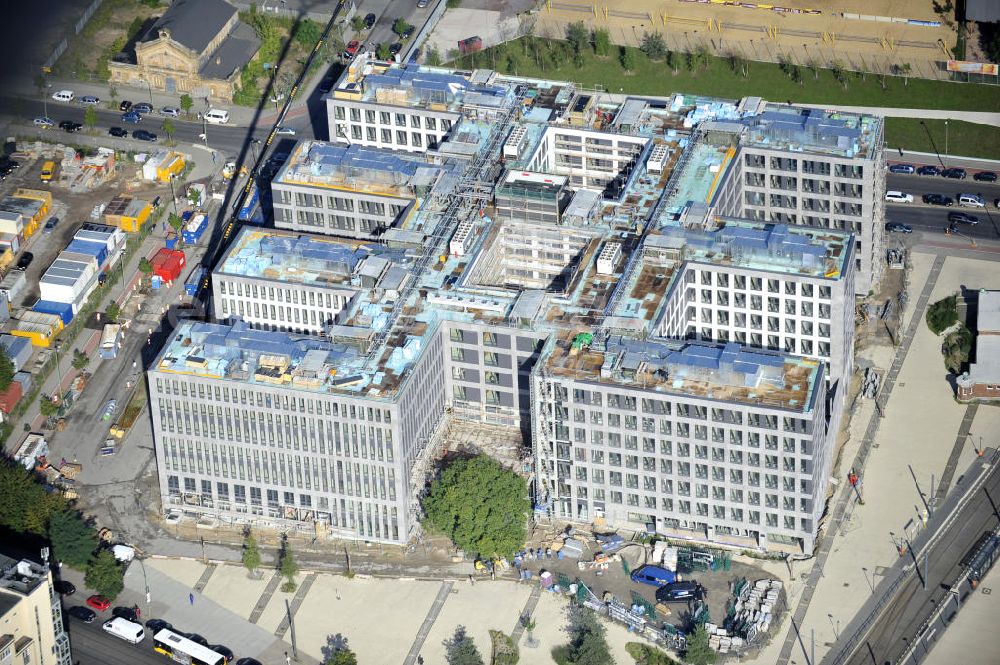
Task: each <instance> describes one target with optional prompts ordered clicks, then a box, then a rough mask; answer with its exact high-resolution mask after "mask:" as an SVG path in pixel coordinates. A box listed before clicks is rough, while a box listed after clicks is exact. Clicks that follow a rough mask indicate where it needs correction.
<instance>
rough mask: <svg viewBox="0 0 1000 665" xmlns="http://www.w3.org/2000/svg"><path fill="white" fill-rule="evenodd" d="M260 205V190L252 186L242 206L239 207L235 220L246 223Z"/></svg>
mask: <svg viewBox="0 0 1000 665" xmlns="http://www.w3.org/2000/svg"><path fill="white" fill-rule="evenodd" d="M259 203H260V190H258V189H257V185H253V187H251V188H250V193H249V194H247V196H246V199H245V200H244V201H243V205H242V206H241V207H240V211H239V213H237V215H236V217H237V219H239V220H241V221H244V222H247V221H250V218H251V217H253V212H254V210H255V209H256V208H257V206H258V204H259Z"/></svg>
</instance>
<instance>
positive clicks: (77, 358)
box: [73, 301, 114, 371]
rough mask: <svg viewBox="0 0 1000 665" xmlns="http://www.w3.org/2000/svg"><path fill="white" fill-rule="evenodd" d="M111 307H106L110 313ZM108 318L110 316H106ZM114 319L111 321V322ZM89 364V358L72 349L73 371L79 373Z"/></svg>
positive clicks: (81, 352) (78, 350)
mask: <svg viewBox="0 0 1000 665" xmlns="http://www.w3.org/2000/svg"><path fill="white" fill-rule="evenodd" d="M112 303H114V301H112ZM110 309H111V305H108V310H109V311H110ZM108 316H109V317H110V316H111V315H110V314H108ZM113 320H114V319H112V321H113ZM89 364H90V356H88V355H87V354H86V353H84V352H83V351H81V350H80V349H73V369H75V370H77V371H80V370H83V369H86V367H87V365H89Z"/></svg>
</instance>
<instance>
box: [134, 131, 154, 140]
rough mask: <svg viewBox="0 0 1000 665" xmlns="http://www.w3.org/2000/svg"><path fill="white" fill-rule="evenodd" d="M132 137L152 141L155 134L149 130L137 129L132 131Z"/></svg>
mask: <svg viewBox="0 0 1000 665" xmlns="http://www.w3.org/2000/svg"><path fill="white" fill-rule="evenodd" d="M132 138H134V139H136V140H138V141H149V142H151V143H152V142H154V141H156V134H154V133H153V132H150V131H146V130H145V129H137V130H135V131H134V132H132Z"/></svg>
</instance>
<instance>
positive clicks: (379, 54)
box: [375, 43, 392, 61]
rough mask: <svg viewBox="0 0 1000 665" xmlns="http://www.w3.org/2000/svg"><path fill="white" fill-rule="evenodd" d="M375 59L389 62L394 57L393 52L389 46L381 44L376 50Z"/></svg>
mask: <svg viewBox="0 0 1000 665" xmlns="http://www.w3.org/2000/svg"><path fill="white" fill-rule="evenodd" d="M375 57H376V58H378V59H379V60H385V61H388V60H389V58H391V57H392V51H390V50H389V45H388V44H386V43H382V44H379V45H378V48H377V49H375Z"/></svg>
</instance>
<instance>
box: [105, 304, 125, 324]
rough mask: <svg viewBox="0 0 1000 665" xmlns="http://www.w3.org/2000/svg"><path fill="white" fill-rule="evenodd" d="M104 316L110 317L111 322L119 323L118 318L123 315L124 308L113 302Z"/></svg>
mask: <svg viewBox="0 0 1000 665" xmlns="http://www.w3.org/2000/svg"><path fill="white" fill-rule="evenodd" d="M104 315H105V316H106V317H108V320H109V321H117V320H118V317H119V316H121V315H122V308H121V306H120V305H119V304H118V303H117V302H115V301H114V300H112V301H111V302H109V303H108V306H107V307H106V308H105V309H104Z"/></svg>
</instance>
